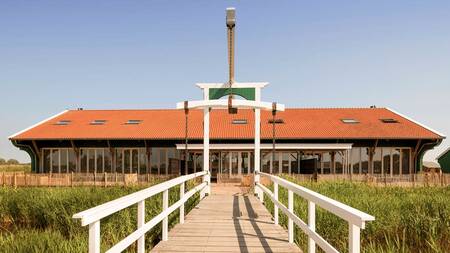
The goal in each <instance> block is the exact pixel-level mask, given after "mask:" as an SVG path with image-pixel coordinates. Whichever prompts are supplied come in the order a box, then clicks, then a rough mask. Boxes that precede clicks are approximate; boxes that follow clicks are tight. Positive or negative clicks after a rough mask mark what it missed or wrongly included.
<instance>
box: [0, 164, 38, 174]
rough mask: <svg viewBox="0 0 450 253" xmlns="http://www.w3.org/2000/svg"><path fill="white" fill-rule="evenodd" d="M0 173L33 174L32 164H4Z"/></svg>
mask: <svg viewBox="0 0 450 253" xmlns="http://www.w3.org/2000/svg"><path fill="white" fill-rule="evenodd" d="M0 172H31V165H30V164H3V165H0Z"/></svg>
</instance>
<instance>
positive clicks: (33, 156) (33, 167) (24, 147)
mask: <svg viewBox="0 0 450 253" xmlns="http://www.w3.org/2000/svg"><path fill="white" fill-rule="evenodd" d="M11 142H12V144H13V145H14V146H15V147H16V148H19V149H20V150H23V151H25V152H27V153H28V155H29V156H30V159H31V171H32V172H38V170H37V166H36V165H37V164H36V162H37V161H36V153H35V152H34V150H33V149H32V148H31V146H30V145H24V144H19V143H17V141H16V140H11Z"/></svg>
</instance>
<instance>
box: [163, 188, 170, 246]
mask: <svg viewBox="0 0 450 253" xmlns="http://www.w3.org/2000/svg"><path fill="white" fill-rule="evenodd" d="M167 208H169V190H165V191H164V192H163V208H162V209H163V212H164V211H165V210H166V209H167ZM162 240H163V241H167V240H169V216H166V217H164V219H163V221H162Z"/></svg>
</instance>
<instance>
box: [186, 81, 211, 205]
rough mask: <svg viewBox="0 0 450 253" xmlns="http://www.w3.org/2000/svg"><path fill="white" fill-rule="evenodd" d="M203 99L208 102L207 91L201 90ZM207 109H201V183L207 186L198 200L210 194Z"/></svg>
mask: <svg viewBox="0 0 450 253" xmlns="http://www.w3.org/2000/svg"><path fill="white" fill-rule="evenodd" d="M203 99H204V101H210V100H209V90H208V89H204V90H203ZM188 104H190V102H189V103H188ZM209 109H210V108H209V107H207V108H204V109H203V171H205V172H206V174H205V175H204V176H203V182H206V183H207V185H208V186H207V187H206V188H205V189H203V190H202V192H200V199H202V198H204V197H205V195H206V194H211V188H210V187H211V177H210V173H209Z"/></svg>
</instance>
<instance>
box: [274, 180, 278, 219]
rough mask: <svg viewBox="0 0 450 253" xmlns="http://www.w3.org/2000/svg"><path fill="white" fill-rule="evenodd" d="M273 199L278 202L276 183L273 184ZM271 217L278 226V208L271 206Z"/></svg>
mask: <svg viewBox="0 0 450 253" xmlns="http://www.w3.org/2000/svg"><path fill="white" fill-rule="evenodd" d="M273 197H274V198H275V199H276V200H277V201H278V183H277V182H274V183H273ZM273 217H274V221H275V225H278V217H279V215H278V206H277V205H275V204H274V205H273Z"/></svg>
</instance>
